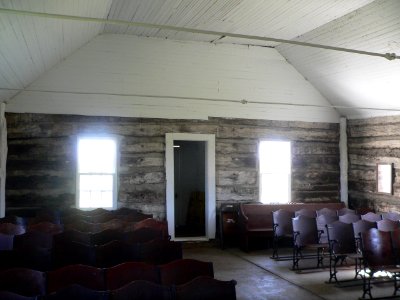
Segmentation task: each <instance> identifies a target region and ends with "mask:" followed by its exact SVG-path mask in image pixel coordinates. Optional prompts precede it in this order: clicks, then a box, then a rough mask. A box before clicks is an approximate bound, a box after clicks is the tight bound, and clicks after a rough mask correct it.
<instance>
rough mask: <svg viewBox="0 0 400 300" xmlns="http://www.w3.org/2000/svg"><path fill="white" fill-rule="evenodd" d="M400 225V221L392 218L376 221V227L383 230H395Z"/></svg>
mask: <svg viewBox="0 0 400 300" xmlns="http://www.w3.org/2000/svg"><path fill="white" fill-rule="evenodd" d="M399 227H400V223H399V221H393V220H391V219H384V220H379V221H378V222H376V228H378V230H381V231H393V230H395V229H397V228H399Z"/></svg>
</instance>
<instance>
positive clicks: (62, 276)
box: [0, 259, 214, 297]
mask: <svg viewBox="0 0 400 300" xmlns="http://www.w3.org/2000/svg"><path fill="white" fill-rule="evenodd" d="M199 276H207V277H210V278H214V271H213V264H212V263H211V262H203V261H199V260H194V259H181V260H176V261H173V262H170V263H168V264H163V265H151V264H145V263H137V262H126V263H122V264H119V265H116V266H114V267H111V268H95V267H92V266H87V265H69V266H65V267H63V268H60V269H57V270H54V271H49V272H40V271H37V270H32V269H26V268H13V269H9V270H6V271H2V272H0V290H1V291H8V292H13V293H17V294H19V295H22V296H28V297H30V296H39V295H47V294H51V293H55V292H58V291H60V290H62V289H64V288H67V287H68V286H70V285H73V284H78V285H80V286H83V287H85V288H88V289H92V290H96V291H106V290H116V289H119V288H122V287H123V286H125V285H127V284H129V283H131V282H132V281H138V280H142V281H143V280H144V281H147V282H152V283H154V284H159V285H163V286H170V285H180V284H185V283H187V282H189V281H191V280H193V279H195V278H196V277H199Z"/></svg>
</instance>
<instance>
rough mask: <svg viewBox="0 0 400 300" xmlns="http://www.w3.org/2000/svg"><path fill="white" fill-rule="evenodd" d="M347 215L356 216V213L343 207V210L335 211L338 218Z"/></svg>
mask: <svg viewBox="0 0 400 300" xmlns="http://www.w3.org/2000/svg"><path fill="white" fill-rule="evenodd" d="M348 214H353V215H356V211H355V210H354V209H350V208H347V207H343V208H341V209H338V210H337V215H338V217H340V216H344V215H348Z"/></svg>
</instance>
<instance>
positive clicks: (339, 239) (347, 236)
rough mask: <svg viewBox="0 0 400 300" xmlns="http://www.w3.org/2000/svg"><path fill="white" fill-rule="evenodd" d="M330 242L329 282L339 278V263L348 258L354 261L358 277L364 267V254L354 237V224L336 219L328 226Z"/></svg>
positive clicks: (355, 276) (336, 280)
mask: <svg viewBox="0 0 400 300" xmlns="http://www.w3.org/2000/svg"><path fill="white" fill-rule="evenodd" d="M326 227H327V233H328V242H329V254H330V262H329V282H332V280H335V282H337V283H339V281H338V279H337V276H336V274H337V264H338V262H341V263H343V262H344V261H345V260H346V259H351V260H353V261H354V266H355V275H354V279H356V278H357V277H358V276H361V275H360V271H361V267H362V254H361V253H360V252H359V251H358V248H357V244H356V240H355V238H354V229H353V225H352V224H349V223H343V222H341V221H335V222H333V223H330V224H328V225H327V226H326Z"/></svg>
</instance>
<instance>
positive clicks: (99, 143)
mask: <svg viewBox="0 0 400 300" xmlns="http://www.w3.org/2000/svg"><path fill="white" fill-rule="evenodd" d="M116 153H117V145H116V142H115V140H113V139H105V138H103V139H101V138H97V139H96V138H93V139H91V138H82V139H79V140H78V172H79V173H115V170H116V161H117V159H116Z"/></svg>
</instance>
